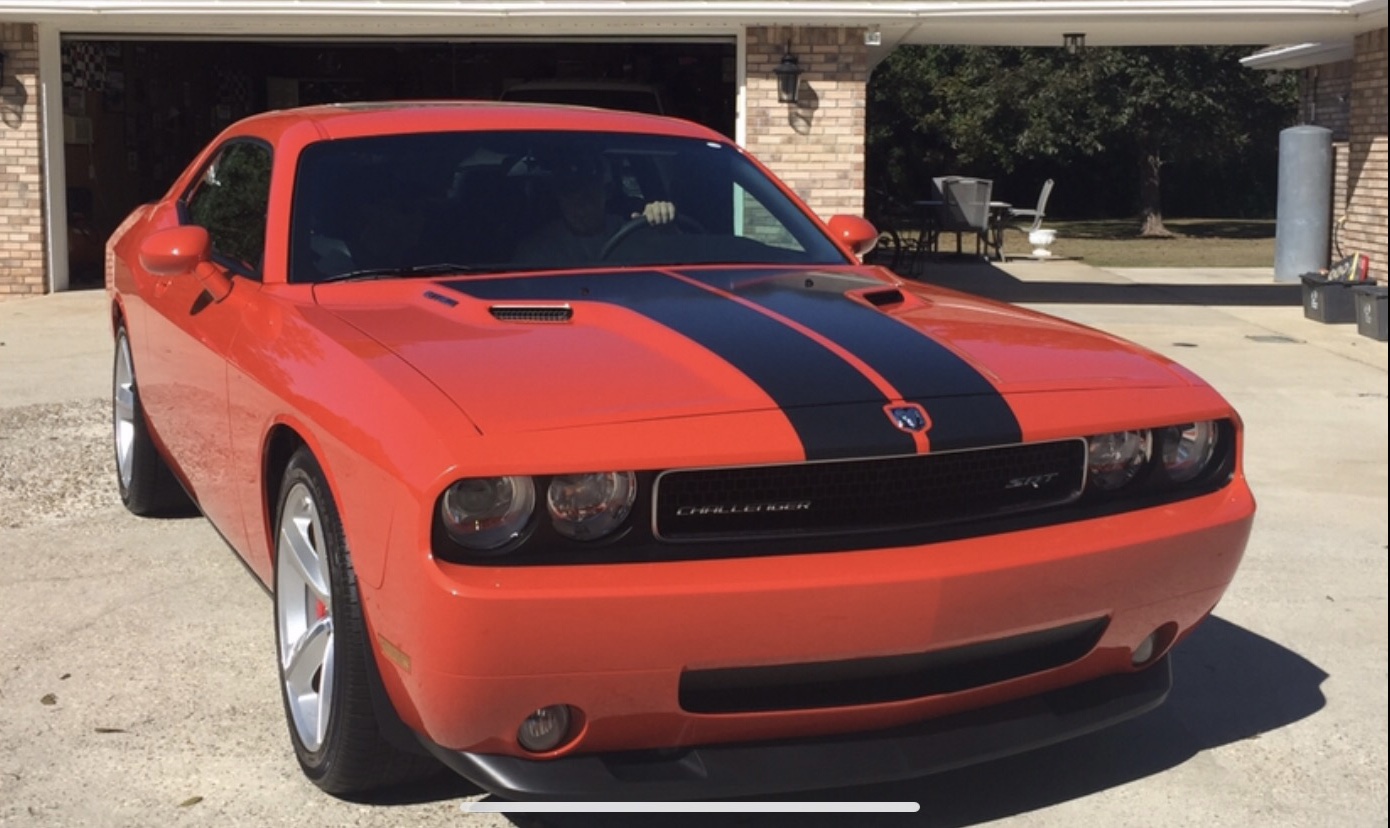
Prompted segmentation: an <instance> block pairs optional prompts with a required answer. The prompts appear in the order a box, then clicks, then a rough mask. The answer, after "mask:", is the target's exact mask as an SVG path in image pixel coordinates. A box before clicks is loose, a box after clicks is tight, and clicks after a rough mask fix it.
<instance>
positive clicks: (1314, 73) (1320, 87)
mask: <svg viewBox="0 0 1390 828" xmlns="http://www.w3.org/2000/svg"><path fill="white" fill-rule="evenodd" d="M1355 65H1356V64H1355V61H1351V60H1344V61H1342V62H1341V63H1329V64H1327V65H1325V66H1312V67H1309V68H1307V69H1304V70H1303V75H1302V77H1300V78H1299V84H1298V93H1299V100H1300V106H1299V110H1298V117H1299V121H1300V122H1301V123H1304V124H1311V125H1313V126H1320V127H1327V128H1328V129H1330V130H1332V140H1333V141H1345V140H1347V138H1348V136H1350V134H1351V76H1352V73H1353V71H1354V69H1355Z"/></svg>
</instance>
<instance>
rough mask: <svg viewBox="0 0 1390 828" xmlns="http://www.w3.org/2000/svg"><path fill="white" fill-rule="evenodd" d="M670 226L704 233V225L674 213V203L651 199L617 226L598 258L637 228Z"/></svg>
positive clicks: (616, 247)
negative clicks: (650, 201)
mask: <svg viewBox="0 0 1390 828" xmlns="http://www.w3.org/2000/svg"><path fill="white" fill-rule="evenodd" d="M664 226H672V227H677V228H680V229H682V230H685V231H686V232H690V233H705V232H708V231H706V230H705V226H704V225H703V224H701V223H700V222H698V221H696V220H695V219H693V218H691V217H690V216H687V215H684V214H680V215H677V213H676V205H674V204H672V203H671V202H669V201H653V202H652V203H650V204H648V205H647V206H646V207H645V208H643V210H642V212H640V213H634V214H633V217H632V218H631V219H629V220H628V221H627V222H626V223H625V224H624V225H623V226H622V227H619V228H618V229H617V231H616V232H614V233H613V235H612V236H609V237H608V241H606V242H604V243H603V249H602V250H601V251H599V254H598V257H599V259H600V260H603V259H607V258H608V257H609V256H610V255H611V254H612V253H613V251H614V250H616V249H618V247H619V246H620V245H622V243H623V242H624V241H626V240H627V239H628V238H630V237H631V236H632V234H633V233H636V232H637V231H638V230H644V229H653V228H656V227H664Z"/></svg>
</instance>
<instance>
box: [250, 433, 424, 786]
mask: <svg viewBox="0 0 1390 828" xmlns="http://www.w3.org/2000/svg"><path fill="white" fill-rule="evenodd" d="M276 514H277V519H276V541H275V578H274V583H275V643H276V655H277V658H276V663H277V664H278V665H279V675H280V689H281V696H282V698H283V701H284V704H285V716H286V719H287V720H288V722H289V730H290V741H291V743H292V744H293V745H294V752H295V756H296V757H297V758H298V759H299V765H300V767H301V768H303V770H304V774H305V775H306V776H308V777H309V779H310V780H312V781H313V783H314V784H315V785H317V786H319V787H320V788H322V789H323V790H325V791H327V792H328V793H331V794H337V795H347V794H355V793H361V792H364V791H369V790H373V789H376V788H382V787H387V786H390V785H395V784H399V783H402V782H406V781H409V780H412V779H417V778H421V777H423V776H425V775H428V774H429V773H431V772H433V771H435V770H438V768H439V765H438V764H437V763H436V762H434V761H433V760H432V759H429V758H428V757H425V756H417V755H414V754H409V753H405V752H403V751H401V750H398V749H397V748H395V747H394V746H393V745H391V744H390V743H389V742H387V741H386V739H385V738H384V737H383V736H382V734H381V729H380V727H379V725H378V721H377V716H376V712H375V710H374V708H373V706H372V698H371V688H370V681H371V674H370V673H369V670H370V669H371V665H369V664H368V662H367V659H368V658H369V657H370V655H369V650H368V645H367V641H366V626H365V624H364V622H363V620H362V607H361V604H360V602H359V599H358V594H357V578H356V575H355V574H354V572H353V569H352V562H351V560H350V559H349V557H348V551H347V544H346V542H345V540H344V538H343V528H342V523H341V521H340V520H339V517H338V510H337V507H336V506H335V505H334V502H333V496H332V493H331V492H330V491H329V489H328V484H327V482H326V481H325V479H324V476H323V471H322V470H321V469H320V468H319V464H318V462H317V461H316V460H315V459H314V456H313V455H312V454H311V453H310V452H309V451H308V450H307V449H303V448H301V449H299V451H297V452H295V454H294V456H293V457H292V458H291V459H290V463H289V466H288V467H287V468H286V469H285V475H284V477H283V478H282V482H281V484H280V499H279V507H278V509H277V510H276Z"/></svg>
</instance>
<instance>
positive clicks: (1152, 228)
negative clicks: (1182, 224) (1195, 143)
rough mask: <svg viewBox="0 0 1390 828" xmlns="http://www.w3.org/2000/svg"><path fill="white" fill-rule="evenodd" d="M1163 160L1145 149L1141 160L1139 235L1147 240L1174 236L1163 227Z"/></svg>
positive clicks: (1154, 151) (1151, 150)
mask: <svg viewBox="0 0 1390 828" xmlns="http://www.w3.org/2000/svg"><path fill="white" fill-rule="evenodd" d="M1162 172H1163V158H1162V157H1161V156H1160V155H1159V153H1158V151H1157V150H1153V149H1145V150H1143V151H1142V154H1141V155H1140V158H1139V219H1140V221H1141V222H1142V223H1141V225H1140V227H1139V235H1140V236H1144V237H1147V238H1161V239H1171V238H1172V237H1173V234H1172V233H1171V232H1170V231H1169V230H1168V228H1167V227H1164V226H1163V190H1162V189H1161V182H1162V179H1161V174H1162Z"/></svg>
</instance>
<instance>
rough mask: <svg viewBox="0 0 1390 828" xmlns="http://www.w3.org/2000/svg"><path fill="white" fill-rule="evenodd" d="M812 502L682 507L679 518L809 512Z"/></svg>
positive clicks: (796, 501) (678, 511) (678, 512)
mask: <svg viewBox="0 0 1390 828" xmlns="http://www.w3.org/2000/svg"><path fill="white" fill-rule="evenodd" d="M809 511H811V501H809V500H791V501H785V502H781V503H716V504H712V505H709V506H682V507H680V508H679V509H677V510H676V516H677V517H693V516H696V515H756V514H767V513H770V512H809Z"/></svg>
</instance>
